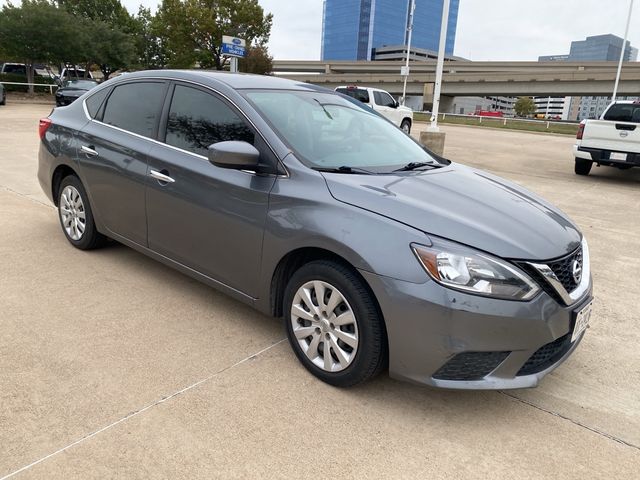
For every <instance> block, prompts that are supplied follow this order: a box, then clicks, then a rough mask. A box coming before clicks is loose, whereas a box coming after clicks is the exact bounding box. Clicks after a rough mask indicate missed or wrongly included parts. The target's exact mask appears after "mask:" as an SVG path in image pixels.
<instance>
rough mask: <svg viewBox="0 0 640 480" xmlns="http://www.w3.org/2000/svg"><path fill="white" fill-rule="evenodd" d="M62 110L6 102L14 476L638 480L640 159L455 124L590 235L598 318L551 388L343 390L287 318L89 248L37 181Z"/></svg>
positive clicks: (4, 200) (0, 296)
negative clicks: (616, 160) (40, 153)
mask: <svg viewBox="0 0 640 480" xmlns="http://www.w3.org/2000/svg"><path fill="white" fill-rule="evenodd" d="M49 110H50V109H49V108H48V107H43V106H36V105H11V104H9V105H7V106H6V107H0V169H1V170H0V171H1V172H2V174H0V332H2V333H1V334H0V478H2V477H3V476H6V475H11V474H13V473H15V472H18V473H17V474H16V475H15V478H47V479H50V478H116V477H118V478H169V477H171V478H194V477H196V478H198V477H201V478H212V477H213V478H217V477H225V478H248V477H251V478H261V477H264V478H285V477H286V478H291V477H298V478H311V477H314V478H317V477H347V476H356V475H357V476H359V477H362V478H416V477H426V476H430V477H434V478H582V479H584V478H605V477H606V478H634V477H635V476H637V471H638V469H639V468H640V395H639V394H638V391H639V387H640V351H638V349H637V345H638V344H639V341H640V333H639V329H638V325H637V321H638V316H639V313H640V312H639V309H638V306H637V293H636V290H637V289H636V288H635V284H636V283H637V280H636V278H635V276H634V275H636V273H637V272H638V271H640V258H639V255H638V253H637V252H638V251H640V235H639V233H640V216H638V215H637V212H638V210H639V207H640V194H639V188H640V170H635V171H634V170H631V171H624V172H622V171H618V170H614V169H609V168H601V169H597V168H594V170H593V172H594V173H593V174H592V175H591V176H590V177H586V178H582V177H577V176H575V175H574V174H573V165H572V159H571V152H570V146H571V144H572V139H570V138H566V137H559V136H548V135H535V134H528V133H520V132H505V131H491V130H486V129H475V128H471V127H453V126H447V127H445V131H446V132H447V146H446V150H445V153H446V155H447V156H448V157H449V158H451V159H453V160H455V161H460V162H462V163H466V164H470V165H473V166H478V167H480V168H484V169H487V170H490V171H492V172H494V173H497V174H498V175H502V176H505V177H507V178H510V179H512V180H514V181H516V182H518V183H520V184H522V185H524V186H526V187H528V188H530V189H532V190H534V191H535V192H537V193H539V194H541V195H542V196H544V197H545V198H547V199H548V200H550V201H551V202H553V203H555V204H556V205H558V206H559V207H560V208H562V209H563V210H564V211H565V212H567V213H568V214H569V215H570V216H571V217H572V218H574V219H575V220H576V221H577V223H578V224H579V225H580V226H581V227H582V229H583V230H584V232H585V234H586V235H587V238H588V239H589V242H590V248H591V255H592V261H593V271H594V280H595V282H596V285H595V295H596V303H595V311H594V317H593V319H592V327H591V328H590V329H589V331H588V332H587V336H586V337H585V339H584V341H583V342H582V344H581V346H580V347H579V348H578V350H577V351H576V352H575V354H574V355H573V356H572V357H571V358H570V359H569V360H568V361H567V362H566V363H565V364H564V365H563V366H561V367H560V368H559V369H558V370H556V371H555V372H553V373H552V374H551V375H549V376H548V377H547V378H546V379H545V380H544V381H543V382H542V384H541V385H540V386H539V387H538V388H537V389H534V390H526V391H511V392H504V393H501V392H445V391H438V390H431V389H427V388H420V387H415V386H412V385H408V384H403V383H399V382H396V381H393V380H390V379H389V378H388V377H387V376H386V374H384V375H382V376H381V377H379V378H378V379H376V380H375V381H373V382H371V383H369V384H367V385H364V386H360V387H357V388H354V389H350V390H339V389H335V388H332V387H329V386H327V385H325V384H323V383H321V382H319V381H317V380H315V379H314V378H313V377H311V376H310V375H309V374H307V373H306V371H305V370H304V369H303V368H302V367H301V366H300V365H299V364H298V362H297V361H296V359H295V357H294V355H293V354H292V353H291V351H290V349H289V346H288V344H287V343H286V342H284V341H282V340H283V339H284V336H285V335H284V330H283V328H282V326H281V324H280V322H278V321H276V320H273V319H270V318H267V317H264V316H262V315H260V314H258V313H256V312H254V311H253V310H251V309H250V308H248V307H246V306H244V305H242V304H239V303H238V302H236V301H234V300H232V299H230V298H228V297H226V296H224V295H222V294H219V293H217V292H216V291H214V290H211V289H210V288H208V287H205V286H204V285H201V284H199V283H197V282H196V281H194V280H192V279H190V278H188V277H185V276H184V275H181V274H179V273H177V272H175V271H173V270H171V269H169V268H167V267H164V266H163V265H160V264H159V263H157V262H154V261H152V260H150V259H148V258H146V257H144V256H142V255H140V254H138V253H136V252H134V251H132V250H130V249H128V248H126V247H123V246H120V245H112V246H109V247H107V248H105V249H103V250H99V251H94V252H80V251H78V250H76V249H74V248H72V247H71V246H70V245H69V244H68V243H67V242H66V240H65V239H64V237H63V235H62V232H61V231H60V227H59V224H58V220H57V216H56V213H55V210H54V209H53V208H52V206H50V205H49V204H48V201H47V200H46V198H45V197H44V195H43V194H42V193H41V192H40V188H39V185H38V183H37V180H36V177H35V172H36V163H37V159H36V152H37V146H38V137H37V120H38V118H40V117H41V116H46V115H47V114H48V112H49ZM420 128H421V125H416V126H415V128H414V134H416V135H417V134H418V132H419V130H420Z"/></svg>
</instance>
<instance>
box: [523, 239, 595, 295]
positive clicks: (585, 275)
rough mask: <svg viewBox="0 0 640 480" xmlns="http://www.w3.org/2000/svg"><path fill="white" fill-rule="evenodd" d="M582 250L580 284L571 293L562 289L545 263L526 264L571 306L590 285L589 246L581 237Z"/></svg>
mask: <svg viewBox="0 0 640 480" xmlns="http://www.w3.org/2000/svg"><path fill="white" fill-rule="evenodd" d="M581 248H582V278H581V279H580V283H579V284H578V286H577V287H576V288H575V289H574V290H573V291H571V292H567V290H566V289H565V288H564V286H563V285H562V283H560V280H558V277H556V274H555V273H553V270H551V268H550V267H549V265H547V264H545V263H535V262H527V263H528V264H529V265H531V266H532V267H533V268H535V269H536V270H537V271H538V272H539V273H540V274H541V275H542V276H543V277H544V279H545V280H546V281H547V283H548V284H549V285H551V287H553V289H554V290H555V291H556V292H557V293H558V295H560V298H562V301H563V302H564V303H565V304H566V305H573V304H574V303H576V302H577V301H578V300H580V299H581V298H582V297H583V296H584V294H585V293H586V292H587V290H588V289H589V286H590V285H591V260H590V258H589V245H588V244H587V239H586V238H585V237H584V236H583V237H582V242H581Z"/></svg>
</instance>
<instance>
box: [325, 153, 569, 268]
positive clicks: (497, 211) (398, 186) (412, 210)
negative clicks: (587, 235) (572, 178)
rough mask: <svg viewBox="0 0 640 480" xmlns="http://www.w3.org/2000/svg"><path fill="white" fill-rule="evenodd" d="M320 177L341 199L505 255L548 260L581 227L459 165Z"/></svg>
mask: <svg viewBox="0 0 640 480" xmlns="http://www.w3.org/2000/svg"><path fill="white" fill-rule="evenodd" d="M323 175H324V177H325V179H326V182H327V186H328V187H329V191H330V192H331V195H332V196H333V197H334V198H335V199H337V200H339V201H341V202H344V203H348V204H350V205H354V206H356V207H360V208H363V209H366V210H369V211H372V212H374V213H377V214H380V215H384V216H385V217H388V218H391V219H394V220H397V221H399V222H402V223H404V224H406V225H409V226H412V227H414V228H416V229H418V230H422V231H423V232H425V233H426V234H431V235H436V236H438V237H442V238H446V239H450V240H454V241H456V242H459V243H463V244H466V245H469V246H472V247H475V248H477V249H480V250H484V251H486V252H489V253H492V254H494V255H497V256H500V257H504V258H510V259H527V260H547V259H552V258H556V257H560V256H562V255H565V254H567V253H569V252H571V251H573V250H574V249H575V248H577V247H578V246H579V245H580V240H581V234H580V232H579V230H578V228H577V227H576V226H575V225H574V224H573V222H571V220H569V219H568V218H567V216H566V215H565V214H564V213H562V212H561V211H560V210H559V209H557V208H555V207H553V206H552V205H550V204H549V203H547V202H545V201H544V200H542V199H541V198H540V197H538V196H537V195H535V194H533V193H531V192H529V191H528V190H526V189H524V188H522V187H520V186H518V185H516V184H514V183H511V182H508V181H506V180H504V179H501V178H499V177H497V176H495V175H491V174H489V173H486V172H482V171H480V170H475V169H472V168H469V167H465V166H462V165H458V164H451V165H449V166H447V167H443V168H440V169H434V170H428V171H414V172H402V173H398V174H397V175H350V174H334V173H323Z"/></svg>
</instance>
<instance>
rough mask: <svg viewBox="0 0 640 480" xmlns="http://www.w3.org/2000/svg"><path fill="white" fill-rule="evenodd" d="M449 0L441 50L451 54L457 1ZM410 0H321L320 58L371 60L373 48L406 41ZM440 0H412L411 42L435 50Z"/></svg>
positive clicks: (440, 6)
mask: <svg viewBox="0 0 640 480" xmlns="http://www.w3.org/2000/svg"><path fill="white" fill-rule="evenodd" d="M459 2H460V0H451V5H450V7H449V24H448V27H447V42H446V47H445V53H446V54H447V55H453V49H454V46H455V40H456V27H457V23H458V4H459ZM410 3H411V1H410V0H324V7H323V14H322V50H321V57H322V60H371V52H372V50H373V49H374V48H377V47H382V46H385V45H406V43H407V27H408V22H409V5H410ZM442 6H443V0H416V9H415V15H414V19H413V34H412V37H411V46H412V47H416V48H424V49H426V50H436V51H437V50H438V43H439V41H440V22H441V18H442Z"/></svg>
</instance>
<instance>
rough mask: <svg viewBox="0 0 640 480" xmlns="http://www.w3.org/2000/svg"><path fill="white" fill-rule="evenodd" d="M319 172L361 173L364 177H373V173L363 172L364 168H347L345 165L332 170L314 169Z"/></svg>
mask: <svg viewBox="0 0 640 480" xmlns="http://www.w3.org/2000/svg"><path fill="white" fill-rule="evenodd" d="M314 170H317V171H319V172H328V173H363V174H365V175H375V172H372V171H370V170H365V169H364V168H358V167H347V166H346V165H342V166H341V167H332V168H322V167H319V168H314Z"/></svg>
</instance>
